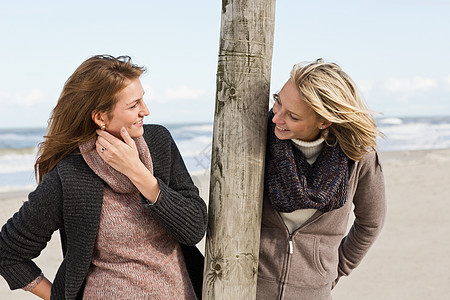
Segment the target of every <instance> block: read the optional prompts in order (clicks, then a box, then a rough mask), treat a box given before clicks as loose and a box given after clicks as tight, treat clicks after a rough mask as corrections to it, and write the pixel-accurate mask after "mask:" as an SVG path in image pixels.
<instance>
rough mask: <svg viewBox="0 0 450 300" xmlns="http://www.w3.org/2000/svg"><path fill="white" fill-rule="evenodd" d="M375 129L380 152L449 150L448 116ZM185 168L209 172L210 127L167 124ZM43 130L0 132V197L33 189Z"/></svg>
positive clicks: (384, 122)
mask: <svg viewBox="0 0 450 300" xmlns="http://www.w3.org/2000/svg"><path fill="white" fill-rule="evenodd" d="M377 123H378V128H379V129H380V130H381V131H382V132H383V133H384V134H385V138H380V139H379V141H378V144H379V150H380V151H404V150H426V149H442V148H450V116H448V117H420V118H413V117H409V118H379V119H377ZM165 126H166V127H167V128H168V129H169V131H170V132H171V134H172V136H173V138H174V140H175V142H176V144H177V146H178V148H179V150H180V152H181V154H182V156H183V159H184V161H185V164H186V166H187V168H188V170H189V172H191V173H192V174H200V173H202V172H206V171H208V170H209V168H210V157H211V140H212V131H213V125H212V124H211V123H206V124H205V123H203V124H177V125H173V124H167V125H165ZM44 134H45V128H33V129H0V193H1V192H7V191H13V190H19V189H23V188H27V189H33V188H34V187H35V186H36V183H35V179H34V170H33V166H34V160H35V157H36V146H37V144H38V143H39V142H40V141H42V139H43V138H42V136H43V135H44Z"/></svg>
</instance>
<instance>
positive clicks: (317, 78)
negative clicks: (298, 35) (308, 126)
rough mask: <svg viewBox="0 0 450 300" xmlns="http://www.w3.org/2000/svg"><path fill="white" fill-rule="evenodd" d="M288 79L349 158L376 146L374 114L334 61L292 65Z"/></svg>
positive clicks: (359, 156)
mask: <svg viewBox="0 0 450 300" xmlns="http://www.w3.org/2000/svg"><path fill="white" fill-rule="evenodd" d="M291 80H292V81H293V82H294V83H295V85H296V86H297V87H298V89H299V91H300V94H301V95H302V96H303V97H302V98H303V99H304V100H305V102H306V103H307V104H309V106H310V107H311V108H312V109H313V110H314V111H315V112H316V113H317V114H318V115H319V116H320V117H322V118H323V119H324V120H326V121H329V122H332V123H333V124H332V125H331V126H330V127H328V130H329V132H330V133H331V136H334V137H335V138H336V140H337V142H338V143H339V145H340V146H341V148H342V151H344V153H345V154H346V155H347V157H349V158H350V159H352V160H360V159H361V158H362V156H363V155H364V154H365V153H367V152H368V151H371V149H373V148H376V146H377V136H378V135H380V136H382V133H381V132H379V131H378V129H377V127H376V123H375V119H374V117H373V114H374V112H373V111H371V110H369V108H368V107H367V105H366V103H365V102H364V101H363V99H362V98H361V96H360V94H359V91H358V89H357V87H356V85H355V83H354V82H353V80H352V79H351V78H350V77H349V76H348V75H347V74H346V73H345V72H344V71H342V69H341V68H340V67H339V66H338V65H337V64H335V63H327V62H324V61H323V60H322V59H318V60H316V61H315V62H312V63H309V64H307V65H304V66H303V65H300V64H298V65H295V66H294V68H293V69H292V71H291Z"/></svg>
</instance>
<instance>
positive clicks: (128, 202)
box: [80, 137, 195, 299]
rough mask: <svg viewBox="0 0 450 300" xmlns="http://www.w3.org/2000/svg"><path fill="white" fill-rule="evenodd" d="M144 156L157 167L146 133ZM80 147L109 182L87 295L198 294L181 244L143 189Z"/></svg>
mask: <svg viewBox="0 0 450 300" xmlns="http://www.w3.org/2000/svg"><path fill="white" fill-rule="evenodd" d="M135 142H136V145H137V146H138V151H139V156H140V159H141V161H142V162H143V163H144V164H145V165H146V167H147V168H148V169H149V170H150V171H153V168H152V162H151V157H150V152H149V150H148V147H147V144H146V143H145V141H144V139H143V138H142V137H140V138H138V139H135ZM94 143H95V139H94V140H92V141H90V142H88V143H86V144H84V145H81V146H80V149H81V151H82V153H83V157H84V159H85V161H86V163H87V164H88V165H89V167H90V168H91V169H92V170H93V171H94V172H95V173H96V174H97V175H98V176H100V177H101V178H102V179H103V180H104V181H105V182H106V183H107V184H106V185H105V190H104V195H103V204H102V213H101V218H100V226H99V231H98V236H97V242H96V245H95V249H94V253H93V256H92V265H91V268H90V269H89V273H88V276H87V279H86V287H85V290H84V295H83V298H84V299H195V294H194V290H193V287H192V284H191V282H190V279H189V275H188V273H187V270H186V266H185V262H184V258H183V253H182V252H181V248H180V245H179V244H178V242H177V241H175V240H174V239H173V238H172V237H171V236H170V235H169V234H168V233H167V232H166V231H165V230H164V229H163V228H162V227H161V226H160V225H159V224H158V223H157V222H156V221H155V220H154V218H153V217H152V215H151V214H150V212H149V211H148V210H146V209H145V208H144V207H143V206H142V204H141V201H140V198H139V191H138V190H137V189H136V187H134V185H133V184H132V183H131V181H130V180H129V179H128V178H127V177H126V176H125V175H123V174H122V173H119V172H117V171H116V170H114V169H113V168H112V167H110V166H109V165H108V164H107V163H106V162H104V161H103V159H102V158H101V157H100V156H99V155H98V154H97V152H96V151H95V150H94V151H89V150H90V149H92V147H93V145H94Z"/></svg>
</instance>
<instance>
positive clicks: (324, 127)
mask: <svg viewBox="0 0 450 300" xmlns="http://www.w3.org/2000/svg"><path fill="white" fill-rule="evenodd" d="M331 124H333V123H331V122H328V121H323V122H321V123H320V124H319V129H320V130H324V129H327V128H328V127H330V126H331Z"/></svg>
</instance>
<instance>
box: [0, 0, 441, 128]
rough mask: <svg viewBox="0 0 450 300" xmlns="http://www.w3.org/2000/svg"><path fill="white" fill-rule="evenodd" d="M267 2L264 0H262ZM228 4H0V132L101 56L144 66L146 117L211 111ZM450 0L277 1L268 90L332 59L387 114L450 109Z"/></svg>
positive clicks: (209, 116) (45, 0)
mask: <svg viewBox="0 0 450 300" xmlns="http://www.w3.org/2000/svg"><path fill="white" fill-rule="evenodd" d="M261 1H263V0H261ZM221 5H222V1H220V0H196V1H182V0H172V1H161V0H158V1H156V0H143V1H137V0H136V1H134V0H128V1H116V0H107V1H104V0H77V1H75V0H53V1H49V0H40V1H35V0H27V1H22V0H16V1H9V0H8V1H5V0H0V105H1V109H0V128H14V127H22V128H26V127H45V126H46V125H47V120H48V118H49V115H50V112H51V110H52V109H53V107H54V106H55V105H56V102H57V99H58V96H59V94H60V92H61V90H62V88H63V85H64V82H65V81H66V80H67V78H68V77H69V76H70V75H71V74H72V73H73V72H74V71H75V69H76V68H77V67H78V66H79V65H80V64H81V63H82V62H83V61H84V60H86V59H87V58H89V57H91V56H93V55H96V54H111V55H114V56H119V55H129V56H131V57H132V60H133V62H134V63H136V64H138V65H143V66H145V67H146V68H147V72H146V74H144V75H143V76H142V77H141V81H142V83H143V86H144V88H145V91H146V95H145V101H146V103H147V105H148V107H149V110H150V115H149V117H147V119H146V120H145V123H161V124H171V123H203V122H212V121H213V118H214V105H215V93H216V91H215V88H216V71H217V61H218V51H219V37H220V19H221ZM449 15H450V0H440V1H439V0H426V1H425V0H422V1H419V0H409V1H403V0H390V1H384V0H379V1H369V0H366V1H345V0H344V1H336V0H334V1H333V0H323V1H322V0H316V1H306V0H278V1H277V3H276V15H275V34H274V47H273V59H272V74H271V91H272V92H275V91H276V90H278V89H280V88H281V87H282V86H283V84H284V83H285V81H286V80H287V79H288V78H289V72H290V70H291V68H292V66H293V65H294V64H296V63H298V62H304V61H312V60H315V59H317V58H324V59H325V60H327V61H332V62H336V63H337V64H339V65H340V66H341V67H342V69H343V70H344V71H345V72H346V73H347V74H349V75H350V77H352V78H353V80H354V81H355V82H356V84H357V85H358V87H359V89H360V90H361V92H362V95H363V97H364V99H365V101H366V102H367V103H368V105H369V107H370V108H371V109H372V110H374V111H377V112H380V113H382V115H379V116H384V117H395V116H397V117H404V116H443V115H445V116H447V115H450V22H449V21H448V16H449Z"/></svg>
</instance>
